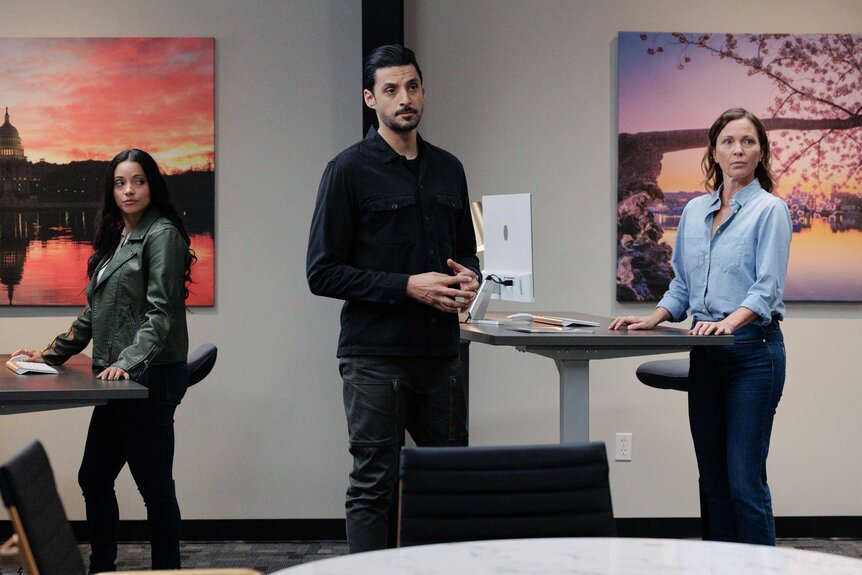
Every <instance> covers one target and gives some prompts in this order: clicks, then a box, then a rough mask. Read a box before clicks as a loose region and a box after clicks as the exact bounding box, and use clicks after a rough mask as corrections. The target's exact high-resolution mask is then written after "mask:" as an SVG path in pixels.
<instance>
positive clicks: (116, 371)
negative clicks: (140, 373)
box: [96, 365, 129, 379]
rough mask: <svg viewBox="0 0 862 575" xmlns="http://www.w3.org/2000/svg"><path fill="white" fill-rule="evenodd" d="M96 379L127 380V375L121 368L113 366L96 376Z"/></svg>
mask: <svg viewBox="0 0 862 575" xmlns="http://www.w3.org/2000/svg"><path fill="white" fill-rule="evenodd" d="M96 379H129V374H128V373H126V372H125V370H123V369H122V368H119V367H114V366H113V365H112V366H111V367H109V368H107V369H105V370H103V371H102V372H101V373H99V374H98V375H97V376H96Z"/></svg>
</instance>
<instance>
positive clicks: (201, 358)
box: [188, 343, 218, 387]
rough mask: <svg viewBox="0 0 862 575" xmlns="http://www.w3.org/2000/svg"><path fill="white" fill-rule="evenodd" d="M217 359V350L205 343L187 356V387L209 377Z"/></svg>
mask: <svg viewBox="0 0 862 575" xmlns="http://www.w3.org/2000/svg"><path fill="white" fill-rule="evenodd" d="M216 357H218V348H217V347H216V346H215V345H213V344H211V343H205V344H203V345H201V346H200V347H198V348H197V349H196V350H194V351H193V352H191V353H190V354H189V359H188V363H189V387H191V386H193V385H194V384H196V383H198V382H199V381H201V380H202V379H203V378H205V377H206V376H208V375H209V373H210V372H211V371H212V369H213V366H214V365H215V362H216Z"/></svg>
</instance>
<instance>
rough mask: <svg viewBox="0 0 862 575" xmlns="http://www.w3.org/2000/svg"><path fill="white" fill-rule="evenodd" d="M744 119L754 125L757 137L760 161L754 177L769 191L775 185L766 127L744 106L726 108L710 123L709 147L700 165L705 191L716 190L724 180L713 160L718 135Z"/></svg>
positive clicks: (770, 191)
mask: <svg viewBox="0 0 862 575" xmlns="http://www.w3.org/2000/svg"><path fill="white" fill-rule="evenodd" d="M743 118H744V119H746V120H748V121H749V122H751V123H752V124H753V125H754V129H755V131H756V132H757V139H758V140H759V142H758V143H759V144H760V153H761V157H760V162H758V164H757V168H755V170H754V177H755V178H757V180H758V181H759V182H760V186H761V187H762V188H763V189H764V190H766V191H767V192H769V193H772V189H773V188H774V187H775V176H774V175H773V174H772V168H771V167H770V166H771V163H772V154H771V153H770V151H769V139H768V138H767V137H766V128H764V127H763V122H761V121H760V120H758V119H757V116H755V115H754V114H752V113H751V112H749V111H748V110H746V109H745V108H731V109H729V110H726V111H725V112H724V113H723V114H722V115H721V116H719V117H718V119H717V120H716V121H715V122H714V123H713V124H712V127H711V128H710V129H709V147H708V148H707V149H706V152H704V153H703V160H701V162H700V165H701V168H702V169H703V175H704V178H705V182H706V189H707V191H710V192H712V191H713V190H717V189H718V186H720V185H721V184H722V182H724V175H723V174H722V173H721V168H720V167H719V166H718V165H717V164H716V162H715V157H714V155H715V146H716V144H717V143H718V135H719V134H720V133H721V131H722V130H723V129H724V127H725V126H726V125H728V124H729V123H731V122H733V121H734V120H742V119H743Z"/></svg>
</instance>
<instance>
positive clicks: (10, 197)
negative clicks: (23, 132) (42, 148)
mask: <svg viewBox="0 0 862 575" xmlns="http://www.w3.org/2000/svg"><path fill="white" fill-rule="evenodd" d="M4 120H5V121H4V122H3V125H2V126H0V205H9V204H15V203H18V202H19V201H26V200H27V199H28V196H29V195H30V182H31V181H32V180H33V164H31V163H30V162H28V161H27V156H25V155H24V144H23V143H22V142H21V136H20V135H19V134H18V129H17V128H16V127H15V126H13V125H12V124H11V123H10V122H9V108H6V115H5V116H4Z"/></svg>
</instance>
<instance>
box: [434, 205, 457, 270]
mask: <svg viewBox="0 0 862 575" xmlns="http://www.w3.org/2000/svg"><path fill="white" fill-rule="evenodd" d="M463 207H464V203H463V202H462V201H461V198H459V197H458V196H453V195H450V194H437V195H436V196H434V210H435V214H434V216H435V220H436V222H437V233H438V237H439V238H440V242H441V244H442V247H443V248H444V252H445V254H444V255H445V256H446V257H450V256H454V253H453V250H454V247H455V245H456V244H457V241H456V240H457V237H458V221H459V219H460V217H461V213H462V210H463Z"/></svg>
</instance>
